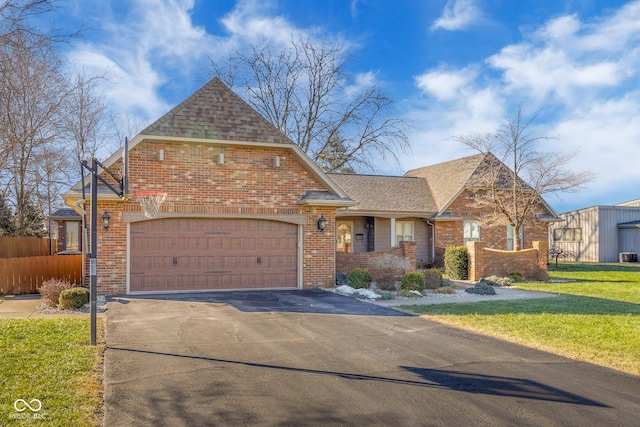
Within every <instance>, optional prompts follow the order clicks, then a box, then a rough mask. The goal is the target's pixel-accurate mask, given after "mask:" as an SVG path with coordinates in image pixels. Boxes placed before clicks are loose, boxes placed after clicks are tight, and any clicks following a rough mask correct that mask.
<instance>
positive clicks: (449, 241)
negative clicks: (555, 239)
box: [435, 191, 549, 263]
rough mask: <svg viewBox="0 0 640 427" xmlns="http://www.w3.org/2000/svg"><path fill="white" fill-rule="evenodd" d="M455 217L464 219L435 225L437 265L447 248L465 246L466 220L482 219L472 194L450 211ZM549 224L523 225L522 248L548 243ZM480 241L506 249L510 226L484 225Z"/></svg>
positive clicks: (467, 193)
mask: <svg viewBox="0 0 640 427" xmlns="http://www.w3.org/2000/svg"><path fill="white" fill-rule="evenodd" d="M448 211H450V212H451V213H452V214H453V216H455V217H460V218H463V220H456V221H438V222H436V223H435V224H436V226H435V229H436V230H435V246H436V263H442V262H443V259H444V258H443V257H444V251H445V249H446V248H447V247H448V246H457V245H462V244H463V241H464V234H463V221H464V219H480V218H481V217H482V213H483V210H482V209H481V208H479V207H478V206H476V204H475V200H474V199H473V198H471V197H470V192H468V191H464V192H463V193H462V194H461V195H460V196H459V197H458V198H457V199H456V200H455V201H454V202H453V203H452V204H451V205H450V206H449V208H448ZM548 230H549V224H548V223H546V222H536V223H533V224H526V225H525V226H524V233H523V234H524V236H523V237H524V240H523V242H522V247H523V248H526V247H531V245H532V244H533V242H535V241H543V240H545V241H546V240H548V233H549V231H548ZM480 239H481V240H482V241H483V242H485V243H486V245H487V247H488V248H493V249H500V250H506V249H507V227H506V226H505V225H499V226H492V227H487V226H482V225H481V227H480Z"/></svg>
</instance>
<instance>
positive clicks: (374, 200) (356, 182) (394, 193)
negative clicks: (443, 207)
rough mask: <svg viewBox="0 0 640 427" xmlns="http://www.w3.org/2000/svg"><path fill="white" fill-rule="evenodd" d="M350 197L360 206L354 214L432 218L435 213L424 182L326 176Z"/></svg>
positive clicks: (433, 204) (339, 175) (351, 209)
mask: <svg viewBox="0 0 640 427" xmlns="http://www.w3.org/2000/svg"><path fill="white" fill-rule="evenodd" d="M327 175H328V176H329V178H331V180H332V181H333V182H335V183H336V184H337V185H338V186H339V187H340V188H342V190H343V191H344V192H345V193H346V194H347V195H348V196H349V198H351V199H353V200H355V201H357V202H359V204H358V205H357V206H353V207H350V208H349V209H348V212H350V213H353V214H365V213H382V212H384V213H387V214H393V213H399V214H411V215H416V216H432V215H433V214H435V213H436V212H437V211H438V209H437V206H436V204H435V202H434V200H433V197H432V195H431V192H430V191H429V187H428V185H427V181H426V180H425V179H424V178H421V177H413V176H384V175H359V174H337V173H329V174H327Z"/></svg>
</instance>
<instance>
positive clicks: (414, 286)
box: [400, 271, 427, 292]
mask: <svg viewBox="0 0 640 427" xmlns="http://www.w3.org/2000/svg"><path fill="white" fill-rule="evenodd" d="M426 288H427V283H426V280H425V278H424V274H423V273H420V272H419V271H410V272H408V273H404V276H402V283H401V284H400V289H402V290H403V291H418V292H423V291H424V290H425V289H426Z"/></svg>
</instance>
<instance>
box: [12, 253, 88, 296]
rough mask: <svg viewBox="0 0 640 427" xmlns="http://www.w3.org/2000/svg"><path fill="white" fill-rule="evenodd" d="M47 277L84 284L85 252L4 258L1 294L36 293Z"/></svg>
mask: <svg viewBox="0 0 640 427" xmlns="http://www.w3.org/2000/svg"><path fill="white" fill-rule="evenodd" d="M47 279H61V280H67V281H69V282H71V283H75V284H77V285H80V284H81V283H82V254H78V255H55V256H38V257H25V258H7V259H0V295H19V294H35V293H37V292H38V289H39V288H40V285H41V284H42V282H43V281H45V280H47Z"/></svg>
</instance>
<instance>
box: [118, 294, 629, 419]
mask: <svg viewBox="0 0 640 427" xmlns="http://www.w3.org/2000/svg"><path fill="white" fill-rule="evenodd" d="M106 338H107V350H106V353H105V411H106V412H105V425H106V426H108V427H109V426H242V425H260V426H262V425H264V426H319V425H336V426H365V425H366V426H440V425H442V426H449V425H478V426H481V425H482V426H489V425H491V426H515V425H518V426H556V425H571V426H574V425H575V426H578V425H579V426H600V425H611V426H637V425H638V424H637V423H638V413H640V378H638V377H635V376H631V375H625V374H622V373H619V372H617V371H613V370H610V369H606V368H602V367H598V366H594V365H590V364H586V363H582V362H577V361H573V360H569V359H566V358H563V357H559V356H555V355H552V354H548V353H544V352H541V351H537V350H533V349H530V348H526V347H522V346H518V345H515V344H511V343H508V342H504V341H500V340H496V339H492V338H488V337H485V336H481V335H477V334H473V333H469V332H466V331H463V330H459V329H456V328H452V327H449V326H445V325H442V324H438V323H435V322H431V321H428V320H425V319H423V318H420V317H417V316H410V315H406V314H405V313H401V312H399V311H395V310H393V309H390V308H386V307H381V306H376V305H374V304H370V303H366V302H361V301H357V300H355V299H352V298H349V297H345V296H340V295H336V294H333V293H331V292H327V291H323V290H294V291H248V292H220V293H201V294H183V295H170V296H166V295H163V296H146V297H133V296H126V297H116V298H112V299H111V300H110V302H109V303H108V305H107V313H106Z"/></svg>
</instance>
